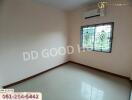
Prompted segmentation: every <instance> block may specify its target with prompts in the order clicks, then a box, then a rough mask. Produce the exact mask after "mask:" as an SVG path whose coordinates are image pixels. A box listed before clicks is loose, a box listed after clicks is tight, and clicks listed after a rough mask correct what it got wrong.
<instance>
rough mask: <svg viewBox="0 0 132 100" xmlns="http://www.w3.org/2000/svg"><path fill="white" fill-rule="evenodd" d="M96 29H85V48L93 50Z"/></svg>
mask: <svg viewBox="0 0 132 100" xmlns="http://www.w3.org/2000/svg"><path fill="white" fill-rule="evenodd" d="M94 33H95V27H86V28H83V48H87V49H91V50H93V43H94Z"/></svg>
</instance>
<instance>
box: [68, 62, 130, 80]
mask: <svg viewBox="0 0 132 100" xmlns="http://www.w3.org/2000/svg"><path fill="white" fill-rule="evenodd" d="M70 62H71V63H75V64H78V65H81V66H84V67H87V68H89V69H92V70H96V71H100V72H102V73H106V74H109V75H113V76H116V77H120V78H123V79H127V80H130V78H129V77H126V76H123V75H118V74H115V73H112V72H108V71H104V70H102V69H97V68H95V67H91V66H88V65H84V64H81V63H78V62H75V61H70Z"/></svg>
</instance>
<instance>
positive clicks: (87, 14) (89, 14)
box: [83, 9, 105, 19]
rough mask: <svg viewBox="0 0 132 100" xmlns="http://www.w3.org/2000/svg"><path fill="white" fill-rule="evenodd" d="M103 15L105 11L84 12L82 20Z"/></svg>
mask: <svg viewBox="0 0 132 100" xmlns="http://www.w3.org/2000/svg"><path fill="white" fill-rule="evenodd" d="M104 15H105V9H93V10H90V11H87V12H84V14H83V18H84V19H88V18H93V17H98V16H104Z"/></svg>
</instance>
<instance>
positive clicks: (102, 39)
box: [81, 22, 114, 53]
mask: <svg viewBox="0 0 132 100" xmlns="http://www.w3.org/2000/svg"><path fill="white" fill-rule="evenodd" d="M113 27H114V23H113V22H110V23H103V24H96V25H88V26H82V27H81V48H82V49H85V50H92V51H99V52H106V53H110V52H111V51H112V38H113V36H112V35H113Z"/></svg>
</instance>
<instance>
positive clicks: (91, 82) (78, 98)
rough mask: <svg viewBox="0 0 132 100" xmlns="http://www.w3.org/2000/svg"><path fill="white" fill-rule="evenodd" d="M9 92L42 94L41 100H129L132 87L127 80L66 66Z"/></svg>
mask: <svg viewBox="0 0 132 100" xmlns="http://www.w3.org/2000/svg"><path fill="white" fill-rule="evenodd" d="M11 88H14V89H15V91H19V92H20V91H24V92H25V91H26V92H27V91H37V92H42V94H43V100H129V98H130V89H131V85H130V83H129V81H128V80H125V79H121V78H118V77H115V76H111V75H107V74H104V73H102V72H98V71H94V70H91V69H88V68H85V67H83V66H81V65H77V64H73V63H68V64H65V65H63V66H61V67H59V68H56V69H54V70H51V71H49V72H47V73H45V74H43V75H40V76H38V77H36V78H33V79H31V80H29V81H26V82H24V83H21V84H18V85H16V86H13V87H11Z"/></svg>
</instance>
